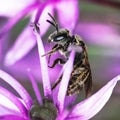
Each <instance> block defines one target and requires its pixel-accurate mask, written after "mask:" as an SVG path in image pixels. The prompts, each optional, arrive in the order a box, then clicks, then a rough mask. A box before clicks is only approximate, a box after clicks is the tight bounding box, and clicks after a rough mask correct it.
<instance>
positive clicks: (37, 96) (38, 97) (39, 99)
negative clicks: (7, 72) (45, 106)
mask: <svg viewBox="0 0 120 120" xmlns="http://www.w3.org/2000/svg"><path fill="white" fill-rule="evenodd" d="M27 71H28V76H29V78H30V81H31V83H32V87H33V90H34V93H35V95H36V99H37V100H38V102H39V103H42V97H41V94H40V91H39V88H38V85H37V81H36V80H35V79H34V76H33V74H32V72H31V70H30V69H28V70H27Z"/></svg>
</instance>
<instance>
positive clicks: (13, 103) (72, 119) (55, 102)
mask: <svg viewBox="0 0 120 120" xmlns="http://www.w3.org/2000/svg"><path fill="white" fill-rule="evenodd" d="M34 33H35V38H36V40H37V45H38V52H39V58H40V66H41V74H42V82H43V91H44V97H43V98H42V97H41V95H40V92H39V90H38V86H37V83H36V81H35V79H34V77H33V75H32V73H31V71H30V70H28V74H29V77H30V80H31V82H32V86H33V90H34V92H35V94H36V101H37V102H34V100H33V99H32V98H31V96H30V94H29V93H28V92H27V91H26V90H25V88H24V87H23V86H22V85H20V83H18V81H17V80H15V79H14V78H13V77H12V76H10V75H9V74H8V73H6V72H4V71H2V70H0V78H1V79H2V80H3V81H5V82H7V83H8V84H9V85H10V86H11V87H13V89H14V90H15V91H16V92H17V94H18V95H15V94H13V93H12V92H10V91H9V90H7V89H6V88H4V87H2V86H0V119H2V120H13V119H16V120H37V119H44V120H50V119H51V120H88V119H90V118H92V117H93V116H95V115H96V114H97V113H98V112H99V111H100V110H101V109H102V108H103V106H104V105H105V104H106V103H107V101H108V100H109V98H110V96H111V94H112V91H113V88H114V87H115V85H116V83H117V81H119V80H120V76H119V75H118V76H117V77H115V78H114V79H112V80H111V81H110V82H108V83H107V84H106V85H105V86H104V87H103V88H101V89H100V90H99V91H98V92H97V93H95V94H94V95H92V96H91V97H89V98H87V99H85V100H83V101H82V102H80V103H78V104H76V105H74V106H73V107H72V108H71V109H68V107H67V106H66V107H65V101H66V99H65V97H66V90H67V85H68V81H69V78H70V74H71V71H72V68H73V60H74V51H72V52H71V54H70V57H69V59H68V61H67V62H66V64H65V65H64V67H63V69H62V71H63V77H62V81H61V83H60V86H59V89H58V92H57V94H56V96H54V94H53V92H54V91H51V86H50V80H49V75H48V67H47V62H46V58H45V57H41V55H43V54H44V47H43V44H42V40H41V37H40V36H39V33H38V32H37V31H34ZM18 96H19V97H18ZM70 98H71V97H70ZM72 102H74V101H72ZM70 104H71V103H70Z"/></svg>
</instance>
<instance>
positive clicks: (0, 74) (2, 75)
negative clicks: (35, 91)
mask: <svg viewBox="0 0 120 120" xmlns="http://www.w3.org/2000/svg"><path fill="white" fill-rule="evenodd" d="M0 78H2V79H3V80H4V81H5V82H7V83H8V84H9V85H10V86H12V87H13V88H14V89H15V90H16V91H17V93H18V94H19V95H20V96H21V98H22V99H23V101H24V103H25V104H26V107H27V108H28V109H29V108H30V107H31V105H32V99H31V97H30V95H29V94H28V92H27V91H26V90H25V88H24V87H23V86H22V85H20V83H19V82H17V80H15V79H14V78H13V77H12V76H10V75H9V74H7V73H6V72H4V71H2V70H0Z"/></svg>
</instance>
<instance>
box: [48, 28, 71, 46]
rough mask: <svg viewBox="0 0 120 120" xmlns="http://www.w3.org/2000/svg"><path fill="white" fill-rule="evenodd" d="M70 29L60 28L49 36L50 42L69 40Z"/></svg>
mask: <svg viewBox="0 0 120 120" xmlns="http://www.w3.org/2000/svg"><path fill="white" fill-rule="evenodd" d="M69 37H70V35H69V31H68V30H67V29H59V31H55V32H53V33H52V34H50V36H49V37H48V42H54V43H59V44H60V43H64V42H67V41H68V40H69Z"/></svg>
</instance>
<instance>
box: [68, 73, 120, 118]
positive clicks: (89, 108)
mask: <svg viewBox="0 0 120 120" xmlns="http://www.w3.org/2000/svg"><path fill="white" fill-rule="evenodd" d="M119 80H120V75H119V76H117V77H115V78H114V79H112V80H111V81H110V82H108V83H107V84H106V85H105V86H104V87H103V88H101V89H100V90H99V91H98V92H97V93H95V94H94V95H92V96H91V97H90V98H88V99H86V100H84V101H82V102H80V103H79V104H77V105H76V106H75V107H74V108H73V110H72V111H71V112H70V113H69V115H68V117H67V120H88V119H90V118H92V117H93V116H95V115H96V114H97V113H98V112H99V111H100V110H101V109H102V108H103V106H104V105H105V104H106V103H107V101H108V100H109V98H110V96H111V94H112V91H113V88H114V87H115V85H116V83H117V81H119Z"/></svg>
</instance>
